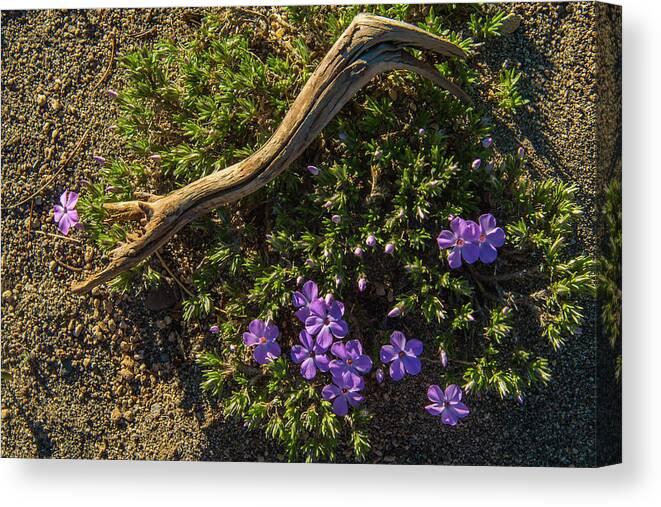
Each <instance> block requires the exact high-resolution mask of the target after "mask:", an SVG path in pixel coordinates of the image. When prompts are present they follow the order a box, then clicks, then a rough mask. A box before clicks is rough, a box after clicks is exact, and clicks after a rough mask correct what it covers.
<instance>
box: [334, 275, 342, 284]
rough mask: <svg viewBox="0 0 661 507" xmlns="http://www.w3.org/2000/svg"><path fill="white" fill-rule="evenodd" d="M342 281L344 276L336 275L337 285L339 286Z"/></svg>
mask: <svg viewBox="0 0 661 507" xmlns="http://www.w3.org/2000/svg"><path fill="white" fill-rule="evenodd" d="M341 283H342V277H341V276H340V275H335V287H339V286H340V284H341Z"/></svg>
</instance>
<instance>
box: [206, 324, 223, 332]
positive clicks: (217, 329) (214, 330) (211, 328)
mask: <svg viewBox="0 0 661 507" xmlns="http://www.w3.org/2000/svg"><path fill="white" fill-rule="evenodd" d="M209 332H210V333H211V334H218V333H220V328H219V327H218V326H216V325H215V324H214V325H213V326H211V327H210V328H209Z"/></svg>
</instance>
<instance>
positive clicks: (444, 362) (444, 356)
mask: <svg viewBox="0 0 661 507" xmlns="http://www.w3.org/2000/svg"><path fill="white" fill-rule="evenodd" d="M441 366H443V368H447V367H448V353H447V352H445V349H441Z"/></svg>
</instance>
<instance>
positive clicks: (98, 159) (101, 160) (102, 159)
mask: <svg viewBox="0 0 661 507" xmlns="http://www.w3.org/2000/svg"><path fill="white" fill-rule="evenodd" d="M92 159H94V161H95V162H98V163H99V164H101V165H104V164H105V163H106V159H105V157H102V156H101V155H92Z"/></svg>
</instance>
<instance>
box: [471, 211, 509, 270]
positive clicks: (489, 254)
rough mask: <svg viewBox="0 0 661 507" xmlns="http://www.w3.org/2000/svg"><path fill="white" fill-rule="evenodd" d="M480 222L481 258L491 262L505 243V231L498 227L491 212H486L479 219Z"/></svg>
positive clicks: (485, 261) (487, 262)
mask: <svg viewBox="0 0 661 507" xmlns="http://www.w3.org/2000/svg"><path fill="white" fill-rule="evenodd" d="M478 222H480V236H479V238H478V244H479V247H480V260H481V261H482V262H484V263H485V264H491V263H492V262H493V261H495V260H496V257H497V256H498V251H497V250H496V248H500V247H501V246H503V245H504V244H505V231H503V230H502V229H501V228H500V227H496V219H495V218H494V216H493V215H492V214H491V213H486V214H484V215H482V216H480V218H479V219H478Z"/></svg>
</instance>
